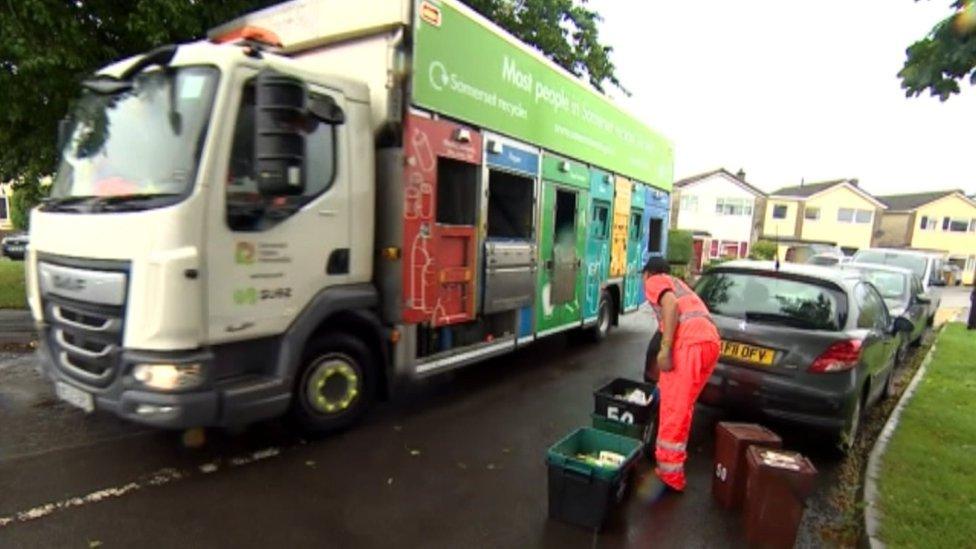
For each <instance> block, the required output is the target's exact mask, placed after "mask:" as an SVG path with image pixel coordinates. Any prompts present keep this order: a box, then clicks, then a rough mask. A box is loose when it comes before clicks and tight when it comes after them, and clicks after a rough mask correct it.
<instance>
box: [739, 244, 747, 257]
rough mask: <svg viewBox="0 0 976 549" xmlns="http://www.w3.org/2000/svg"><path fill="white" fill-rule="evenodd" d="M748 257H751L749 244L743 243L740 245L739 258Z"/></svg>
mask: <svg viewBox="0 0 976 549" xmlns="http://www.w3.org/2000/svg"><path fill="white" fill-rule="evenodd" d="M748 256H749V243H748V242H743V243H741V244H739V257H748Z"/></svg>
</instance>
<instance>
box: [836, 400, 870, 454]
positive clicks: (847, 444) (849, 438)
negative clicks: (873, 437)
mask: <svg viewBox="0 0 976 549" xmlns="http://www.w3.org/2000/svg"><path fill="white" fill-rule="evenodd" d="M862 400H863V399H862V398H860V397H858V399H857V400H856V401H854V405H853V407H852V408H851V410H850V413H849V414H848V416H847V421H846V422H845V423H844V428H843V429H841V431H840V432H839V433H838V434H837V437H836V441H835V445H836V447H837V451H838V452H839V453H840V454H842V455H847V453H848V452H850V451H851V448H853V447H854V443H855V442H857V435H858V433H860V432H861V420H862V419H863V418H864V406H863V404H864V403H863V402H862Z"/></svg>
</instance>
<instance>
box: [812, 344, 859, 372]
mask: <svg viewBox="0 0 976 549" xmlns="http://www.w3.org/2000/svg"><path fill="white" fill-rule="evenodd" d="M860 357H861V340H859V339H851V340H848V341H838V342H837V343H834V344H833V345H831V346H830V347H827V350H826V351H824V352H823V354H821V355H820V356H818V357H817V360H814V361H813V364H812V365H810V372H812V373H815V374H823V373H828V372H843V371H846V370H850V369H851V368H854V367H855V366H857V363H858V360H859V359H860Z"/></svg>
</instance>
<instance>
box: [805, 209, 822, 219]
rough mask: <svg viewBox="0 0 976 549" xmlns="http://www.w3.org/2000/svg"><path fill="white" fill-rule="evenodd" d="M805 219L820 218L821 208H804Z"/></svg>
mask: <svg viewBox="0 0 976 549" xmlns="http://www.w3.org/2000/svg"><path fill="white" fill-rule="evenodd" d="M803 219H806V220H809V221H816V220H818V219H820V208H807V209H805V210H803Z"/></svg>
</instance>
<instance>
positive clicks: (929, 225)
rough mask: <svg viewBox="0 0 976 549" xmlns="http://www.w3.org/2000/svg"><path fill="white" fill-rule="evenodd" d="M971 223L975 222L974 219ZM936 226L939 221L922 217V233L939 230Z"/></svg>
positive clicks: (925, 216)
mask: <svg viewBox="0 0 976 549" xmlns="http://www.w3.org/2000/svg"><path fill="white" fill-rule="evenodd" d="M973 221H976V219H974V220H973ZM938 225H939V221H938V220H937V219H935V218H934V217H929V216H927V215H923V216H922V224H921V227H922V230H923V231H934V230H936V229H938V228H939V227H938Z"/></svg>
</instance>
